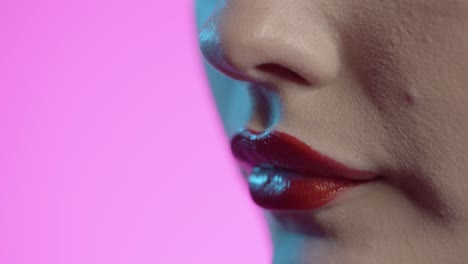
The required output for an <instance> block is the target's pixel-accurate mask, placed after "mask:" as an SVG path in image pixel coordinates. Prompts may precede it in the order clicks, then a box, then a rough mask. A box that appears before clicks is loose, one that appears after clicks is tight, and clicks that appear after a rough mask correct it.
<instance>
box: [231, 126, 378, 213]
mask: <svg viewBox="0 0 468 264" xmlns="http://www.w3.org/2000/svg"><path fill="white" fill-rule="evenodd" d="M231 150H232V153H233V155H234V157H235V158H236V159H237V160H238V161H239V162H240V163H241V166H242V167H243V168H244V169H246V170H247V171H248V172H249V175H248V183H249V189H250V194H251V196H252V198H253V200H254V201H255V202H256V203H257V204H258V205H259V206H261V207H263V208H265V209H271V210H306V209H316V208H320V207H322V206H324V205H326V204H328V203H330V202H331V201H332V200H333V199H335V197H337V196H338V195H339V194H340V193H341V192H343V191H345V190H347V189H349V188H352V187H355V186H357V185H359V184H363V183H366V182H368V181H370V180H371V179H373V178H375V177H376V176H377V175H376V173H374V172H369V171H362V170H357V169H353V168H349V167H347V166H345V165H344V164H341V163H339V162H338V161H336V160H334V159H332V158H330V157H328V156H326V155H324V154H322V153H320V152H318V151H316V150H314V149H312V148H311V147H309V146H308V145H306V144H305V143H303V142H302V141H300V140H299V139H297V138H295V137H293V136H291V135H289V134H286V133H282V132H278V131H265V132H262V133H259V132H255V131H253V130H249V129H245V130H242V131H240V132H239V133H237V134H235V135H234V137H233V138H232V139H231Z"/></svg>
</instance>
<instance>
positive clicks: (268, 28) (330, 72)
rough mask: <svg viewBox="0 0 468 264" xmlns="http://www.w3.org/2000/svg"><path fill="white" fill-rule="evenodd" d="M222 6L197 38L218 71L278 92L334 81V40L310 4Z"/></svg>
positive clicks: (235, 2) (280, 1) (243, 0)
mask: <svg viewBox="0 0 468 264" xmlns="http://www.w3.org/2000/svg"><path fill="white" fill-rule="evenodd" d="M220 2H221V3H219V4H218V7H217V8H216V10H215V11H214V12H213V13H212V15H211V16H210V18H209V19H208V21H207V22H206V23H205V25H204V27H203V29H202V31H201V33H200V36H199V40H200V48H201V51H202V53H203V55H204V57H205V58H206V60H207V61H208V63H210V64H211V65H212V66H213V67H215V68H216V69H217V70H219V71H221V72H222V73H224V74H226V75H228V76H229V77H231V78H233V79H237V80H242V81H250V82H257V83H263V84H268V85H270V86H273V87H278V88H281V87H290V86H307V87H319V86H322V85H325V84H326V83H328V82H331V81H333V80H334V79H335V78H336V77H337V74H338V72H339V68H340V56H339V47H338V46H339V45H338V44H337V43H338V41H337V38H336V35H337V34H335V33H334V31H333V29H332V27H331V26H330V23H328V21H327V19H326V16H325V15H324V13H323V12H321V8H320V7H318V6H313V5H312V4H311V2H313V1H284V0H225V1H220ZM322 11H323V10H322Z"/></svg>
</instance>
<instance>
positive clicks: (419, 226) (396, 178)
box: [197, 0, 468, 264]
mask: <svg viewBox="0 0 468 264" xmlns="http://www.w3.org/2000/svg"><path fill="white" fill-rule="evenodd" d="M197 14H198V22H199V23H198V24H199V26H200V32H201V34H200V45H201V50H202V51H203V55H204V56H205V58H206V60H207V61H208V62H209V63H210V64H211V65H212V66H213V67H214V68H211V66H209V67H208V73H209V74H208V75H209V79H210V82H211V86H212V89H213V93H214V96H215V98H216V100H217V103H218V107H219V110H220V114H221V117H222V119H223V123H224V126H225V129H226V131H227V133H228V135H229V136H232V135H233V134H234V132H235V131H236V130H237V129H239V128H250V129H255V130H258V131H262V130H266V129H272V127H273V129H272V130H275V131H279V132H283V133H287V134H290V135H292V136H294V137H296V138H298V139H300V140H301V141H303V142H304V143H306V144H307V145H308V146H310V147H313V148H314V149H316V150H319V151H320V152H322V153H324V154H326V155H328V156H330V157H333V158H334V159H336V160H337V161H340V162H341V163H343V164H346V165H347V166H349V167H353V168H357V169H361V170H366V171H372V172H376V173H377V174H378V175H379V176H378V177H376V178H375V179H373V180H371V181H370V182H367V183H365V184H361V185H359V186H358V187H357V188H351V189H349V190H347V191H345V192H342V193H340V194H339V195H338V197H337V198H336V199H335V200H333V201H332V202H331V203H330V204H328V205H327V206H325V207H321V208H317V209H311V210H298V211H268V210H266V215H267V218H268V222H269V225H270V230H271V234H272V240H273V248H274V262H275V263H347V264H354V263H359V264H363V263H466V261H467V259H468V251H467V250H466V248H467V245H468V0H444V1H441V0H381V1H375V0H291V1H285V0H221V1H215V0H199V1H198V2H197ZM221 72H222V73H221ZM225 75H227V76H228V77H226V76H225ZM252 84H256V85H252ZM259 98H263V99H262V102H263V103H260V102H258V101H259V100H260V99H259ZM275 98H277V99H275ZM256 100H257V101H256ZM265 101H266V102H267V103H265ZM254 105H257V107H253V106H254ZM265 105H268V107H266V106H265ZM278 109H279V111H278ZM278 112H279V113H281V114H277V113H278ZM319 231H320V232H319Z"/></svg>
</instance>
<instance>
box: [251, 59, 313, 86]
mask: <svg viewBox="0 0 468 264" xmlns="http://www.w3.org/2000/svg"><path fill="white" fill-rule="evenodd" d="M256 68H257V70H259V71H261V72H264V73H268V74H271V75H275V76H277V77H279V78H281V79H285V80H288V81H291V82H294V83H298V84H301V85H310V82H309V81H307V80H306V79H304V78H303V77H302V76H301V75H299V74H298V73H296V72H295V71H292V70H291V69H289V68H286V67H284V66H283V65H281V64H276V63H264V64H260V65H258V66H256Z"/></svg>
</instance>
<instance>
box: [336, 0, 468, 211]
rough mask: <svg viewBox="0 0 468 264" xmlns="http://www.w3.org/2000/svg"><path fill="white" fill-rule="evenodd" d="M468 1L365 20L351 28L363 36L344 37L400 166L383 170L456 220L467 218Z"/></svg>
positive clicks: (350, 32) (389, 163)
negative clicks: (421, 184) (423, 184)
mask: <svg viewBox="0 0 468 264" xmlns="http://www.w3.org/2000/svg"><path fill="white" fill-rule="evenodd" d="M416 2H417V1H412V3H416ZM449 2H451V3H452V4H453V5H452V6H450V5H449ZM467 2H468V1H448V2H446V4H447V5H446V6H444V7H443V8H439V9H438V10H436V9H435V7H436V6H438V5H440V4H434V5H431V6H430V7H428V6H429V4H430V3H427V5H426V6H424V5H422V6H420V7H419V8H418V6H416V5H414V6H410V5H409V4H408V5H407V6H408V8H407V9H404V10H406V12H403V11H401V12H399V13H398V15H397V13H396V12H392V11H389V13H381V15H380V16H375V14H374V15H373V16H371V14H370V13H369V14H364V15H363V16H362V17H364V18H366V19H361V20H359V18H358V19H357V20H354V21H356V22H353V23H356V24H354V26H355V27H356V28H359V29H360V30H350V29H348V31H347V32H348V33H343V34H344V35H345V36H346V42H347V43H346V45H347V49H348V50H349V51H350V52H349V54H348V55H349V63H350V65H353V66H352V68H353V69H354V71H355V72H354V74H355V76H356V77H357V78H358V79H359V81H360V83H362V87H363V89H364V90H365V92H366V93H367V95H368V98H369V100H370V101H371V103H372V106H373V107H374V111H375V112H376V113H378V115H379V116H381V117H382V124H381V125H382V126H383V127H384V128H385V129H384V131H385V133H386V135H385V136H383V137H382V141H383V142H384V143H383V144H384V145H385V146H386V148H387V151H388V152H389V153H391V155H389V156H390V157H392V158H393V159H394V160H388V161H386V162H387V163H386V164H382V166H384V167H385V166H388V167H387V168H386V170H388V171H390V173H391V172H395V174H396V172H398V173H400V174H399V175H396V176H395V177H396V181H399V182H408V181H406V180H405V177H412V178H413V179H415V181H412V182H413V183H425V184H426V187H423V188H421V186H420V184H414V185H413V186H411V185H408V186H404V187H403V189H406V190H407V191H408V194H409V195H411V196H419V197H418V199H419V200H420V201H426V205H425V206H433V205H435V204H439V205H441V206H439V208H448V210H449V211H450V212H451V213H452V214H453V217H454V219H457V217H458V218H459V219H462V218H463V217H465V216H466V215H467V214H468V209H467V207H466V205H467V204H468V194H467V192H466V186H467V183H468V177H467V176H466V171H468V165H467V163H466V160H468V133H467V132H466V131H468V122H467V121H468V107H467V105H468V74H467V73H468V34H466V29H467V28H468V8H467V4H466V3H467ZM444 3H445V2H444ZM456 4H458V5H456ZM461 4H464V6H463V5H461ZM460 5H461V6H460ZM456 6H458V7H459V8H455V7H456ZM422 7H424V8H422ZM395 11H396V10H395ZM410 184H411V183H410ZM434 193H435V195H433V194H434ZM416 200H417V199H416ZM442 204H443V205H442ZM432 209H434V208H432ZM441 214H446V212H444V213H442V212H441Z"/></svg>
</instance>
